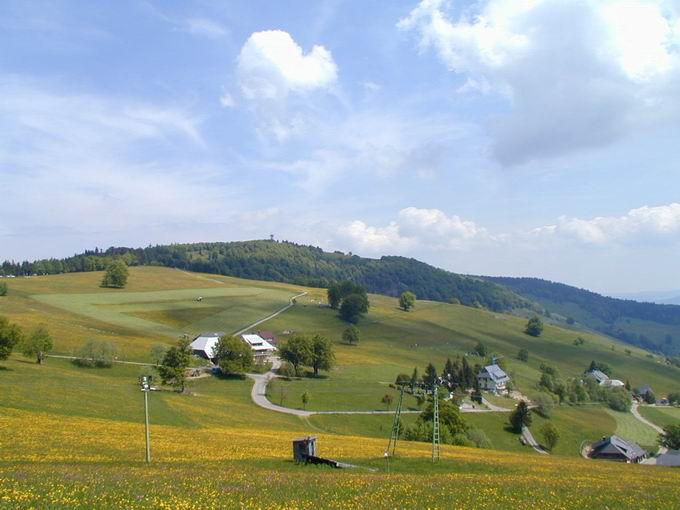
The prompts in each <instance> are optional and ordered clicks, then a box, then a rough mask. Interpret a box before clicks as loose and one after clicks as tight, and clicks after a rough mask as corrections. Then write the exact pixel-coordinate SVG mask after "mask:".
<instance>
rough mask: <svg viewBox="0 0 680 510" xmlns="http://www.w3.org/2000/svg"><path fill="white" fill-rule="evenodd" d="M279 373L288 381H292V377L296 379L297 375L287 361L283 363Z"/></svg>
mask: <svg viewBox="0 0 680 510" xmlns="http://www.w3.org/2000/svg"><path fill="white" fill-rule="evenodd" d="M277 373H278V374H279V375H280V376H281V377H285V378H286V379H290V378H291V377H295V375H296V374H295V367H294V366H293V365H292V364H291V363H289V362H287V361H284V362H283V363H281V366H280V367H279V369H278V371H277Z"/></svg>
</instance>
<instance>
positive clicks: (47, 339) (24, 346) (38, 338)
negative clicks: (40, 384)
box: [21, 324, 54, 365]
mask: <svg viewBox="0 0 680 510" xmlns="http://www.w3.org/2000/svg"><path fill="white" fill-rule="evenodd" d="M53 344H54V342H53V341H52V337H51V336H50V332H49V331H47V327H46V326H45V325H44V324H41V325H40V326H38V327H37V328H36V329H35V330H33V332H31V334H30V335H28V336H27V337H25V338H24V340H23V341H22V343H21V352H22V354H23V355H24V356H28V357H29V358H30V357H35V359H36V361H37V362H38V364H39V365H41V364H42V362H43V360H44V359H45V356H46V355H47V353H48V352H50V351H51V350H52V346H53Z"/></svg>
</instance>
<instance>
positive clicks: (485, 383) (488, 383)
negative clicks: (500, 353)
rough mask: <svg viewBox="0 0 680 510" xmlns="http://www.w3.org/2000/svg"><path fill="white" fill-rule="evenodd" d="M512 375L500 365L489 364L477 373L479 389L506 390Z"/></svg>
mask: <svg viewBox="0 0 680 510" xmlns="http://www.w3.org/2000/svg"><path fill="white" fill-rule="evenodd" d="M509 380H510V377H508V374H506V373H505V372H504V371H503V369H502V368H501V367H499V366H498V365H488V366H486V367H484V368H483V369H482V370H481V371H480V372H479V374H477V382H478V383H479V389H481V390H486V391H494V392H501V391H505V389H506V387H507V384H508V381H509Z"/></svg>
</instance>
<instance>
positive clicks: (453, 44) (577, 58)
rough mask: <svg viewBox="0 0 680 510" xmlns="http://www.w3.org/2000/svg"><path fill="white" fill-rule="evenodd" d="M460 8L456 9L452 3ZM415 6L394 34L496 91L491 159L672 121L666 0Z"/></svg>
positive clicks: (675, 33) (671, 35)
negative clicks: (501, 108)
mask: <svg viewBox="0 0 680 510" xmlns="http://www.w3.org/2000/svg"><path fill="white" fill-rule="evenodd" d="M456 6H457V3H456ZM452 10H453V3H452V2H449V1H445V0H422V1H421V2H420V4H419V5H418V6H417V7H416V8H415V9H413V11H412V12H411V13H410V14H409V16H407V17H406V18H404V19H402V20H401V21H400V22H399V23H398V26H399V27H400V28H401V29H403V30H408V31H412V32H415V33H416V34H417V36H418V45H419V48H420V50H421V51H426V50H428V49H433V50H434V51H435V52H436V53H437V55H438V56H439V58H440V59H441V60H442V62H443V63H444V64H445V65H446V66H447V67H448V68H449V69H450V70H452V71H454V72H455V73H458V74H461V75H463V77H464V79H465V80H466V81H465V84H464V85H463V86H462V87H460V89H459V90H460V91H464V92H469V91H471V90H479V91H481V92H482V93H488V92H489V91H490V90H495V91H496V92H497V93H499V94H500V95H501V96H502V97H504V98H506V100H507V101H508V102H509V104H510V112H509V113H507V114H503V115H501V116H499V117H497V118H495V119H492V126H493V128H491V135H492V137H493V140H494V151H495V155H496V157H497V158H498V159H499V160H500V161H501V162H502V163H505V164H517V163H523V162H525V161H528V160H531V159H536V158H540V157H552V156H556V155H560V154H564V153H567V152H570V151H573V150H578V149H583V148H587V147H597V146H601V145H605V144H609V143H612V142H614V141H616V140H619V139H621V138H622V137H624V136H626V135H627V134H629V133H631V132H635V131H636V130H639V129H644V128H645V127H646V126H649V125H656V124H658V123H660V122H666V121H670V122H677V115H674V114H673V113H672V112H677V111H678V110H680V104H679V101H678V96H677V93H676V90H677V87H678V84H679V83H680V53H679V48H680V45H678V40H679V38H680V30H679V28H680V9H678V7H677V3H675V2H672V1H671V0H640V1H637V2H633V1H629V0H583V1H579V2H570V1H564V0H523V1H520V0H512V1H509V0H482V1H480V2H478V3H474V4H473V5H472V6H470V7H468V8H464V9H463V10H462V13H460V14H459V15H458V16H456V17H454V16H453V15H452V14H451V12H452Z"/></svg>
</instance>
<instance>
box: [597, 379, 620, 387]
mask: <svg viewBox="0 0 680 510" xmlns="http://www.w3.org/2000/svg"><path fill="white" fill-rule="evenodd" d="M601 385H602V386H604V387H606V388H623V387H624V386H625V385H626V383H624V382H623V381H619V380H618V379H607V380H606V381H605V382H603V383H601Z"/></svg>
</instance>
